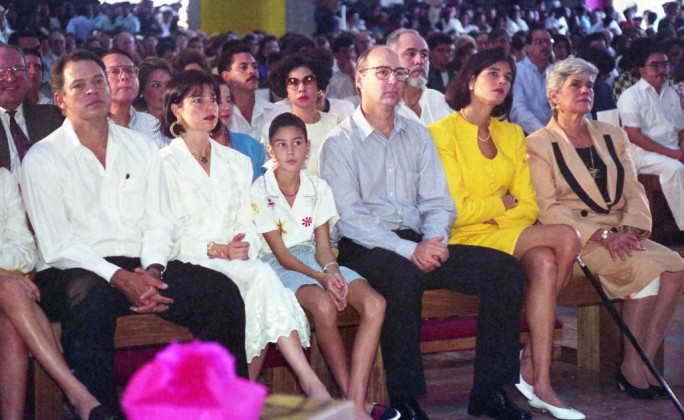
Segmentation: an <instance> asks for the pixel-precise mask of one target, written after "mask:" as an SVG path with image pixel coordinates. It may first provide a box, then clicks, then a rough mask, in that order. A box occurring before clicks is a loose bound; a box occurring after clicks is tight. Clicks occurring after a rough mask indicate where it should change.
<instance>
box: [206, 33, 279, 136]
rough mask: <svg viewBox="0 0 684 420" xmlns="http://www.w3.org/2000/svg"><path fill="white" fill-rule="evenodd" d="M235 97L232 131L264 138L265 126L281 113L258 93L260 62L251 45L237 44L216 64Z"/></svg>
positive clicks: (223, 54)
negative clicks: (258, 65)
mask: <svg viewBox="0 0 684 420" xmlns="http://www.w3.org/2000/svg"><path fill="white" fill-rule="evenodd" d="M216 66H217V68H218V71H219V75H220V76H221V77H222V78H223V80H225V81H226V83H228V87H229V88H230V94H231V95H232V96H233V104H234V105H235V106H234V107H233V122H232V124H231V125H230V131H234V132H238V133H244V134H247V135H249V136H251V137H252V138H255V139H259V138H261V133H262V130H263V128H264V125H266V124H267V123H270V122H271V120H273V118H275V117H276V116H277V115H278V114H279V112H277V111H276V109H275V105H273V104H272V103H271V102H269V101H268V100H266V99H265V98H263V97H261V96H260V95H257V94H256V91H257V89H258V88H259V70H258V68H257V62H256V60H255V59H254V56H252V53H251V50H250V48H249V46H247V45H235V46H232V47H229V48H228V49H226V50H225V51H223V52H222V53H221V57H219V60H218V63H217V64H216Z"/></svg>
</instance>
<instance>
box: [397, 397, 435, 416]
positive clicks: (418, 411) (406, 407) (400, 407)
mask: <svg viewBox="0 0 684 420" xmlns="http://www.w3.org/2000/svg"><path fill="white" fill-rule="evenodd" d="M392 408H395V409H396V410H397V411H399V414H401V417H400V419H401V420H404V419H409V420H430V418H429V417H428V415H427V414H425V411H423V409H422V408H420V405H418V401H416V400H410V401H406V402H403V403H400V404H397V405H393V406H392Z"/></svg>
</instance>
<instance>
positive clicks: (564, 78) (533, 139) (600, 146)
mask: <svg viewBox="0 0 684 420" xmlns="http://www.w3.org/2000/svg"><path fill="white" fill-rule="evenodd" d="M597 74H598V70H597V69H596V67H594V66H593V65H592V64H589V63H587V62H585V61H584V60H582V59H579V58H576V59H567V60H565V61H563V62H560V63H558V64H557V65H556V67H555V68H554V69H553V71H552V72H551V73H550V74H549V77H548V84H547V92H548V97H549V101H550V102H551V103H552V105H553V109H554V117H553V118H552V119H551V121H550V122H549V124H548V125H547V126H546V127H545V128H543V129H541V130H539V131H537V132H535V133H533V134H531V135H530V136H529V137H528V139H527V149H528V153H529V164H530V172H531V175H532V184H533V185H534V187H535V189H536V191H537V202H538V204H539V221H541V222H542V223H543V224H552V223H563V224H567V225H570V226H572V227H573V228H575V229H576V230H577V231H578V232H579V235H580V241H581V243H582V250H581V256H582V258H583V259H584V261H585V262H586V264H587V266H588V267H589V268H590V269H591V270H592V271H593V272H594V274H596V276H597V277H599V279H600V280H601V285H602V286H603V289H604V290H605V291H606V293H607V295H608V296H609V297H610V298H613V299H624V304H623V310H622V316H623V319H624V320H625V323H626V324H627V326H628V327H629V329H630V330H631V331H632V333H633V334H634V336H635V337H636V339H637V340H638V341H639V343H640V344H641V346H642V347H643V348H644V351H645V352H646V355H647V356H648V357H650V358H651V360H653V358H654V357H655V355H656V351H657V350H658V347H659V346H660V344H661V343H662V341H663V336H664V334H665V331H666V330H667V327H668V325H669V323H670V320H671V319H672V315H673V312H674V309H675V307H676V306H677V303H678V302H679V300H680V299H681V297H682V292H683V291H684V260H683V259H682V257H680V256H679V255H678V254H677V253H676V252H674V251H671V250H669V249H667V248H666V247H664V246H662V245H659V244H657V243H655V242H653V241H651V240H649V239H648V236H649V234H650V232H649V230H650V229H651V215H650V212H649V209H648V203H647V200H646V196H645V194H644V189H643V187H642V186H641V184H640V183H639V181H637V178H636V176H637V175H636V172H635V171H634V164H633V162H632V158H631V157H630V153H628V150H627V149H628V147H627V145H628V143H629V140H628V138H627V136H626V135H625V133H624V131H622V130H621V129H620V128H618V127H616V126H613V125H610V124H606V123H602V122H599V121H591V120H587V119H585V118H584V116H585V115H586V114H587V112H589V110H590V109H591V104H592V99H593V92H592V85H593V82H594V79H595V78H596V75H597ZM616 380H617V382H618V386H619V389H621V390H622V391H627V394H628V395H629V396H630V397H633V398H642V399H653V398H655V397H657V396H663V395H666V394H665V390H664V389H663V388H661V387H660V385H659V384H658V382H657V380H656V378H654V377H653V376H652V374H651V373H650V371H649V370H648V368H647V367H646V365H644V363H643V362H642V360H641V358H640V356H639V354H638V353H637V351H636V350H635V349H634V347H632V345H631V344H630V343H629V342H628V341H627V340H625V345H624V359H623V360H622V364H621V366H620V369H619V370H618V372H617V374H616ZM535 390H536V389H535Z"/></svg>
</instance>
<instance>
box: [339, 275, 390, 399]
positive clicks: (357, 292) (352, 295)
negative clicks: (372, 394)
mask: <svg viewBox="0 0 684 420" xmlns="http://www.w3.org/2000/svg"><path fill="white" fill-rule="evenodd" d="M348 301H349V304H350V305H351V306H352V307H354V309H356V310H357V312H358V313H359V315H360V316H361V322H360V324H359V328H358V329H357V331H356V337H355V338H354V347H353V348H352V354H351V372H350V373H349V390H348V391H349V392H348V393H347V399H349V400H352V401H354V403H355V404H356V406H357V411H364V412H366V409H365V403H366V393H367V391H368V381H369V379H370V374H371V369H372V368H373V362H374V360H375V355H376V353H377V351H378V343H379V342H380V329H381V328H382V322H383V319H384V317H385V299H384V298H383V297H382V296H381V295H380V294H379V293H378V292H376V291H375V290H374V289H373V288H372V287H371V286H370V285H369V284H368V283H366V282H365V281H363V280H355V281H353V282H351V283H350V285H349V297H348ZM368 411H370V409H368Z"/></svg>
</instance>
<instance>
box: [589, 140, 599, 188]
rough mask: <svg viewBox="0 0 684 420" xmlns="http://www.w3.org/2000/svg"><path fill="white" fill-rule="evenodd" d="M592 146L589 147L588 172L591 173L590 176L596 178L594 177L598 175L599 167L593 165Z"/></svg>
mask: <svg viewBox="0 0 684 420" xmlns="http://www.w3.org/2000/svg"><path fill="white" fill-rule="evenodd" d="M593 150H594V146H591V147H589V159H590V160H591V166H589V168H588V169H589V173H590V174H591V177H592V178H594V180H596V178H598V177H599V172H600V170H599V168H597V167H595V166H594V151H593Z"/></svg>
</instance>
